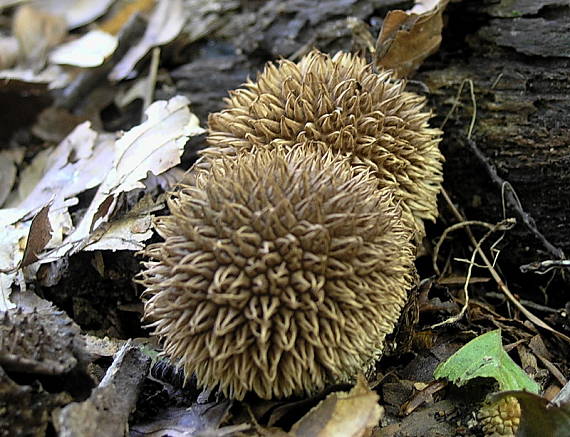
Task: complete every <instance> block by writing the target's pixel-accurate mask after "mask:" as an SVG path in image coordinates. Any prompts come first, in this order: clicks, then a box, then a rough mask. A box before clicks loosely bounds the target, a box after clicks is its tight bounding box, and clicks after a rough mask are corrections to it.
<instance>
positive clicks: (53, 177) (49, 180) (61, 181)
mask: <svg viewBox="0 0 570 437" xmlns="http://www.w3.org/2000/svg"><path fill="white" fill-rule="evenodd" d="M97 140H98V134H97V132H95V131H94V130H93V129H91V127H90V123H89V122H85V123H82V124H80V125H79V126H77V127H76V128H75V129H74V130H73V132H71V134H69V136H68V137H67V138H66V139H65V140H63V141H62V142H61V143H60V144H59V145H58V146H57V147H56V148H54V149H50V150H49V151H46V152H42V153H40V154H38V156H36V158H35V159H34V160H33V161H32V163H31V165H30V167H28V168H26V169H25V170H24V171H23V172H22V178H21V182H20V185H19V187H18V195H19V196H18V198H16V199H13V200H12V202H11V203H10V204H9V205H8V206H9V207H15V208H18V209H20V210H22V212H23V215H22V217H23V216H24V215H26V214H28V213H30V212H31V211H34V210H37V209H39V208H41V207H43V206H45V205H47V203H48V202H49V201H51V200H52V199H55V201H54V207H55V208H58V207H59V205H60V204H61V203H62V202H63V201H64V200H66V199H69V198H71V197H73V196H75V195H77V194H79V193H81V192H83V191H85V190H87V189H89V188H93V187H95V186H97V185H99V184H100V183H101V182H102V180H103V178H104V175H103V176H102V175H101V174H100V172H101V170H105V167H102V168H98V169H95V168H93V166H92V161H93V160H97V158H98V155H99V153H100V152H101V151H100V150H97V151H95V149H96V148H97V149H98V148H99V147H101V145H103V144H104V142H100V141H99V142H98V141H97ZM96 145H97V147H96ZM98 163H99V164H101V162H98ZM108 167H109V166H108ZM108 167H107V168H108ZM22 217H19V218H18V219H20V218H22Z"/></svg>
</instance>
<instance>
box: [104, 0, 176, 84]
mask: <svg viewBox="0 0 570 437" xmlns="http://www.w3.org/2000/svg"><path fill="white" fill-rule="evenodd" d="M185 22H186V13H185V12H184V8H183V3H182V0H160V1H159V3H158V4H157V5H156V8H155V9H154V12H153V13H152V15H151V17H150V20H149V22H148V26H147V28H146V32H145V34H144V35H143V37H142V39H141V40H140V41H139V42H138V44H136V45H135V46H134V47H132V48H131V49H130V50H129V51H128V52H127V54H126V55H125V56H124V57H123V59H122V60H121V61H120V62H119V63H118V64H117V65H115V68H113V70H112V71H111V73H109V79H110V80H114V81H118V80H122V79H124V78H125V77H127V76H128V75H129V74H130V73H131V71H133V69H134V68H135V66H136V64H137V62H139V61H140V60H141V59H142V58H143V57H144V56H145V55H146V54H147V53H148V52H149V51H150V49H152V48H153V47H158V46H161V45H164V44H167V43H169V42H171V41H172V40H173V39H174V38H176V37H177V36H178V34H179V33H180V31H181V30H182V27H183V26H184V23H185Z"/></svg>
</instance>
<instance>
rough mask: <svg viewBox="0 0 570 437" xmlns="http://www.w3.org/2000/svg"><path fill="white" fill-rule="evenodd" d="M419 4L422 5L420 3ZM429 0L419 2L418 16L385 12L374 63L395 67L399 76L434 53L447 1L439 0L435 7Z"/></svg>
mask: <svg viewBox="0 0 570 437" xmlns="http://www.w3.org/2000/svg"><path fill="white" fill-rule="evenodd" d="M420 3H422V5H423V6H422V5H420ZM428 3H430V4H429V5H431V3H432V2H431V1H430V2H418V4H417V5H416V6H417V7H418V9H417V10H424V11H425V12H423V13H422V14H420V15H417V14H415V13H412V12H404V11H401V10H393V11H390V12H388V14H387V15H386V18H385V19H384V22H383V23H382V29H381V30H380V35H378V40H377V41H376V65H377V66H378V67H380V68H387V69H391V70H394V71H395V73H396V74H397V75H398V76H399V77H407V76H410V75H411V74H413V73H414V72H415V71H416V70H417V69H418V68H419V67H420V65H421V64H422V62H423V61H424V59H426V58H427V57H428V56H429V55H431V54H433V53H435V52H436V51H437V49H438V48H439V44H440V43H441V31H442V28H443V17H442V14H443V11H444V10H445V7H446V6H447V3H448V0H439V2H438V3H437V4H436V5H435V8H434V9H430V10H428V9H426V8H427V7H428V6H429V5H428Z"/></svg>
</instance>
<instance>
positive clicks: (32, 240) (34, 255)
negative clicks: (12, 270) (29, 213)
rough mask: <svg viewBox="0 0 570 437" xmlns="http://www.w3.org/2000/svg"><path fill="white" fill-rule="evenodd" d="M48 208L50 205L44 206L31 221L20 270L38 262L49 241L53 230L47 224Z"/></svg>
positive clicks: (48, 223)
mask: <svg viewBox="0 0 570 437" xmlns="http://www.w3.org/2000/svg"><path fill="white" fill-rule="evenodd" d="M49 208H50V204H48V205H46V206H44V207H43V208H42V209H40V212H38V213H37V214H36V216H35V217H34V218H33V219H32V223H31V224H30V231H29V233H28V238H27V240H26V247H25V248H24V255H23V256H22V261H21V262H20V268H21V267H26V266H29V265H30V264H33V263H35V262H36V261H37V260H38V254H39V253H40V252H41V251H42V250H44V248H45V247H46V245H47V244H48V243H49V240H51V233H52V230H53V229H52V227H51V224H50V222H49V216H48V213H49Z"/></svg>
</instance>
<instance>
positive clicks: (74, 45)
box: [49, 30, 118, 68]
mask: <svg viewBox="0 0 570 437" xmlns="http://www.w3.org/2000/svg"><path fill="white" fill-rule="evenodd" d="M117 45H118V39H117V37H115V36H113V35H110V34H108V33H106V32H102V31H101V30H92V31H90V32H88V33H86V34H85V35H83V36H82V37H80V38H78V39H76V40H74V41H70V42H68V43H65V44H62V45H60V46H59V47H57V48H55V49H54V50H52V52H51V53H50V55H49V60H50V62H52V63H54V64H63V65H72V66H75V67H82V68H89V67H97V66H99V65H101V64H102V63H103V62H105V59H107V58H108V57H109V56H110V55H111V54H112V53H113V52H114V51H115V49H116V48H117Z"/></svg>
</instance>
